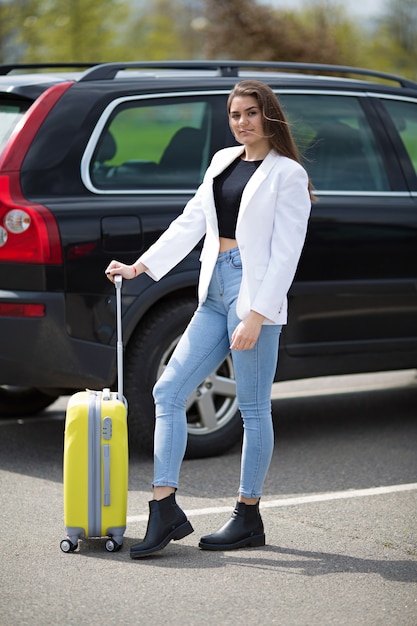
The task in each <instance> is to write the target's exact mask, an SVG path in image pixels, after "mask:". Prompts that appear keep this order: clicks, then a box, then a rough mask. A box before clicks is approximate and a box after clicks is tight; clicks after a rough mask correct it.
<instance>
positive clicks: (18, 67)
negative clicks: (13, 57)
mask: <svg viewBox="0 0 417 626" xmlns="http://www.w3.org/2000/svg"><path fill="white" fill-rule="evenodd" d="M97 65H98V64H97V63H13V64H4V65H0V75H1V76H5V75H6V74H10V73H11V72H14V71H18V72H20V71H22V70H46V69H53V70H56V69H63V70H68V69H85V68H88V67H97Z"/></svg>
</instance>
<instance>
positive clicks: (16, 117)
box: [0, 100, 30, 152]
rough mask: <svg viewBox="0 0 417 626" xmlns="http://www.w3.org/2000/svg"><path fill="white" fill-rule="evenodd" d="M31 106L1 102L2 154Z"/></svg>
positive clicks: (0, 142) (0, 130)
mask: <svg viewBox="0 0 417 626" xmlns="http://www.w3.org/2000/svg"><path fill="white" fill-rule="evenodd" d="M29 106H30V103H28V102H22V101H20V102H19V101H9V100H0V152H1V150H3V148H4V146H5V145H6V143H7V140H8V138H9V137H10V135H11V134H12V132H13V130H14V129H15V127H16V125H17V124H18V122H19V121H20V120H21V118H22V117H23V115H24V114H25V113H26V111H27V110H28V108H29Z"/></svg>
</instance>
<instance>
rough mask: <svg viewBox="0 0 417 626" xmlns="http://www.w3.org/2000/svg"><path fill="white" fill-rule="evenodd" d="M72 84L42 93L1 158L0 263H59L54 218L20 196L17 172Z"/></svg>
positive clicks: (59, 254) (21, 122)
mask: <svg viewBox="0 0 417 626" xmlns="http://www.w3.org/2000/svg"><path fill="white" fill-rule="evenodd" d="M72 84H73V83H72V82H65V83H60V84H59V85H54V86H53V87H51V88H50V89H48V90H47V91H45V93H43V94H42V96H40V98H38V99H37V100H36V101H35V102H34V104H33V105H32V106H31V107H30V108H29V109H28V111H27V112H26V114H25V115H24V117H23V118H22V120H21V121H20V123H19V124H18V125H17V126H16V128H15V130H14V132H13V134H12V135H11V137H10V140H9V141H8V143H7V145H6V147H5V148H4V150H3V152H2V153H1V155H0V262H1V261H3V262H14V263H42V264H60V263H62V247H61V240H60V237H59V231H58V226H57V224H56V221H55V218H54V216H53V215H52V213H51V212H50V211H49V210H48V209H47V208H46V207H44V206H42V205H40V204H36V203H33V202H30V201H29V200H27V199H26V198H25V197H24V196H23V193H22V189H21V186H20V171H21V167H22V163H23V160H24V158H25V156H26V153H27V151H28V149H29V147H30V145H31V143H32V141H33V138H34V137H35V135H36V133H37V132H38V130H39V128H40V127H41V125H42V123H43V122H44V120H45V118H46V116H47V115H48V114H49V112H50V110H51V109H52V108H53V107H54V105H55V104H56V102H57V101H58V100H59V98H61V96H62V95H63V93H65V91H66V90H67V89H68V88H69V87H71V85H72Z"/></svg>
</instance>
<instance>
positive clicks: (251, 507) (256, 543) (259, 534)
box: [198, 502, 265, 550]
mask: <svg viewBox="0 0 417 626" xmlns="http://www.w3.org/2000/svg"><path fill="white" fill-rule="evenodd" d="M264 545H265V533H264V525H263V522H262V518H261V516H260V513H259V502H258V503H257V504H245V503H244V502H236V506H235V508H234V511H233V513H232V517H231V518H230V519H229V520H228V521H227V522H226V523H225V524H224V525H223V526H222V527H221V528H220V530H218V531H217V532H215V533H213V534H211V535H205V536H204V537H201V539H200V543H199V544H198V547H199V548H201V549H202V550H236V549H237V548H259V547H261V546H264Z"/></svg>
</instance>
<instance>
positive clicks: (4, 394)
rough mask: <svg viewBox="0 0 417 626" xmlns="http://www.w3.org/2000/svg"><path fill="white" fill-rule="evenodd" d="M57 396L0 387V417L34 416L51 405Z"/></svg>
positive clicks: (37, 391) (19, 388) (23, 389)
mask: <svg viewBox="0 0 417 626" xmlns="http://www.w3.org/2000/svg"><path fill="white" fill-rule="evenodd" d="M57 397H58V396H52V395H49V394H47V393H44V392H43V391H40V390H39V389H34V388H29V387H12V386H8V385H2V386H0V417H22V416H25V415H34V414H35V413H39V412H40V411H43V409H46V408H47V407H48V406H50V405H51V404H53V403H54V402H55V400H56V399H57Z"/></svg>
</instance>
